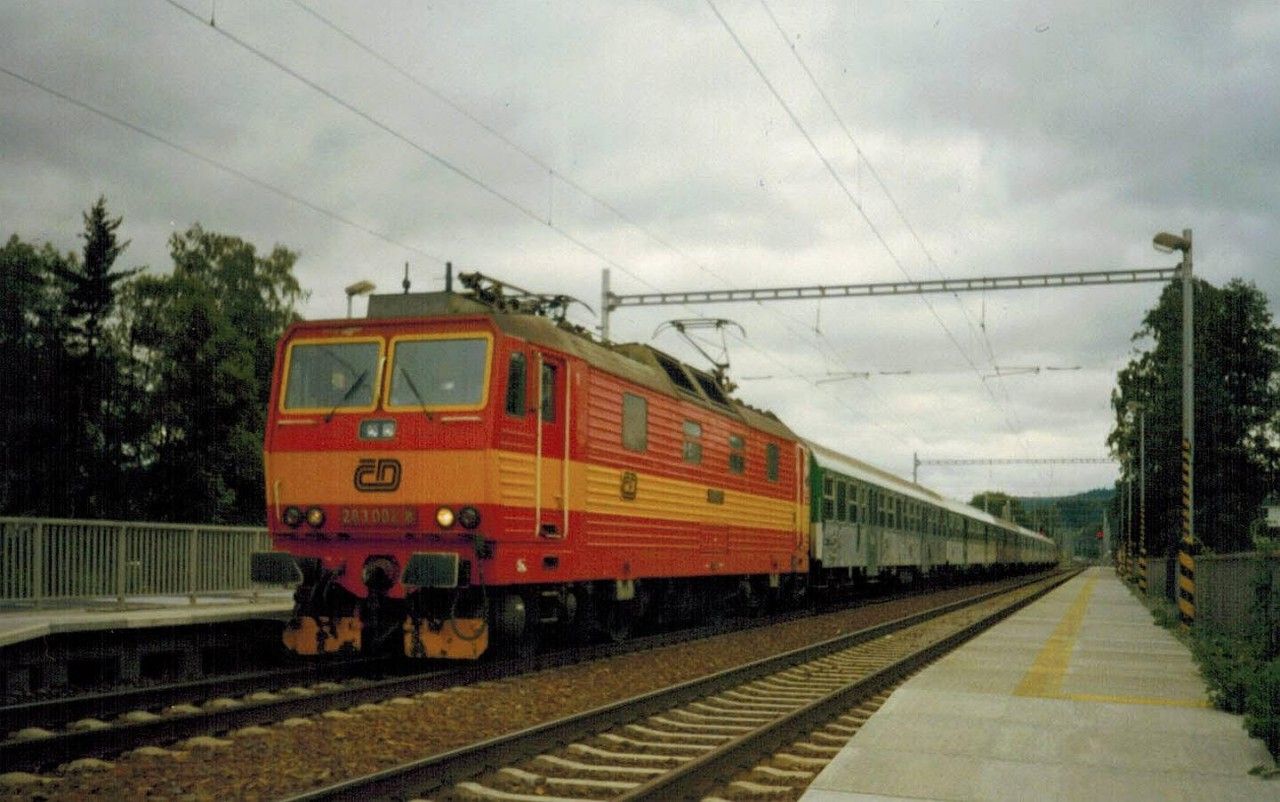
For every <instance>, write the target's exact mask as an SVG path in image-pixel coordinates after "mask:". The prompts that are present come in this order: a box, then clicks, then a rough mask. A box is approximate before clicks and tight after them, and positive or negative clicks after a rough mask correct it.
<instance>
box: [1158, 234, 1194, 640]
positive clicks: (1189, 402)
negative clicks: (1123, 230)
mask: <svg viewBox="0 0 1280 802" xmlns="http://www.w3.org/2000/svg"><path fill="white" fill-rule="evenodd" d="M1151 244H1152V245H1154V246H1155V248H1156V250H1158V251H1161V252H1163V253H1173V252H1174V251H1181V252H1182V263H1181V264H1179V265H1178V273H1179V275H1180V277H1181V279H1182V539H1181V540H1180V542H1179V544H1178V565H1179V569H1178V585H1177V587H1178V614H1179V618H1181V619H1182V623H1183V625H1184V626H1187V627H1189V626H1191V624H1192V622H1193V621H1194V620H1195V554H1194V552H1195V543H1196V535H1195V518H1194V514H1195V485H1194V479H1195V473H1194V465H1195V385H1194V383H1193V382H1194V377H1195V359H1194V352H1193V348H1194V336H1193V334H1192V330H1193V325H1194V320H1193V318H1192V314H1193V311H1192V310H1193V307H1192V303H1191V302H1192V297H1191V293H1192V291H1193V290H1192V284H1191V229H1189V228H1184V229H1182V236H1181V237H1179V236H1178V235H1176V234H1170V233H1168V232H1167V231H1162V232H1160V233H1159V234H1156V235H1155V237H1154V238H1153V239H1152V240H1151Z"/></svg>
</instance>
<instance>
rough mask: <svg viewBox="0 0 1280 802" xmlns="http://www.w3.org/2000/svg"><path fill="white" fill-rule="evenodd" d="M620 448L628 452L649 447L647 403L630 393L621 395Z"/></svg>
mask: <svg viewBox="0 0 1280 802" xmlns="http://www.w3.org/2000/svg"><path fill="white" fill-rule="evenodd" d="M622 447H623V448H625V449H627V450H628V451H644V450H645V449H647V448H648V447H649V402H648V401H647V400H645V399H644V398H641V397H640V396H638V395H632V394H631V393H623V394H622Z"/></svg>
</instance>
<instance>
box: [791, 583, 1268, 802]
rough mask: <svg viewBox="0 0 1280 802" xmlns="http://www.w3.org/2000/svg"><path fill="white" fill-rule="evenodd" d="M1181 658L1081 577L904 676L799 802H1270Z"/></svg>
mask: <svg viewBox="0 0 1280 802" xmlns="http://www.w3.org/2000/svg"><path fill="white" fill-rule="evenodd" d="M1259 765H1263V766H1267V767H1272V766H1274V765H1275V764H1274V761H1272V759H1271V756H1270V755H1269V754H1268V752H1267V750H1266V747H1265V746H1264V745H1263V744H1262V742H1261V741H1259V740H1257V739H1254V738H1250V737H1249V736H1248V734H1247V733H1246V732H1245V730H1244V728H1243V726H1242V719H1241V717H1240V716H1233V715H1230V714H1228V713H1223V712H1221V711H1218V710H1213V709H1211V708H1210V706H1209V702H1208V700H1207V698H1206V695H1205V686H1204V682H1203V680H1202V679H1201V678H1200V674H1199V672H1198V670H1197V668H1196V665H1195V662H1194V661H1193V660H1192V658H1191V655H1190V653H1189V652H1188V650H1187V649H1186V647H1184V646H1183V645H1182V644H1181V643H1180V642H1179V641H1178V640H1177V639H1176V638H1174V637H1173V636H1172V635H1171V634H1170V633H1169V632H1167V631H1165V630H1164V629H1161V628H1160V627H1158V626H1156V625H1155V623H1154V622H1153V621H1152V619H1151V615H1150V614H1149V613H1148V612H1147V610H1146V608H1145V607H1143V606H1142V604H1141V603H1140V602H1138V600H1137V599H1135V598H1134V597H1133V596H1132V595H1131V593H1130V592H1129V590H1128V589H1127V588H1126V587H1125V586H1124V585H1123V584H1122V583H1121V581H1120V580H1119V579H1118V578H1117V577H1116V575H1115V573H1114V571H1112V570H1110V569H1106V568H1090V569H1088V570H1087V571H1086V572H1085V573H1083V574H1081V575H1080V576H1078V577H1075V578H1074V579H1072V580H1071V581H1070V582H1068V583H1066V584H1065V585H1063V586H1062V587H1059V588H1058V589H1056V590H1054V591H1053V592H1052V593H1050V594H1049V595H1047V596H1045V597H1044V598H1042V599H1040V600H1038V601H1036V602H1035V603H1033V604H1031V605H1029V606H1028V607H1026V608H1024V609H1023V610H1021V611H1020V612H1018V613H1016V614H1014V615H1013V616H1011V617H1010V618H1009V619H1007V620H1006V621H1004V622H1003V623H1001V624H999V625H997V626H996V627H994V628H993V629H990V630H988V631H987V632H985V633H983V634H982V635H979V636H978V637H977V638H975V639H973V640H972V641H970V642H969V643H968V644H966V645H964V646H963V647H961V648H960V649H959V650H957V651H955V652H952V653H951V654H950V655H948V656H947V657H945V658H943V659H942V660H940V661H938V662H937V663H934V664H933V665H932V666H930V667H928V668H926V669H925V670H924V671H922V672H920V673H919V674H917V675H916V676H915V677H913V678H912V679H910V680H909V681H908V682H906V683H905V684H904V685H902V686H901V687H900V688H898V690H897V691H895V692H894V693H893V695H892V696H890V697H889V699H888V701H887V702H886V703H885V704H884V706H883V707H881V708H880V710H878V711H877V712H876V713H875V714H874V715H873V716H872V717H871V718H870V719H868V720H867V722H866V724H864V725H863V727H862V729H861V730H859V732H858V733H857V735H855V736H854V737H853V739H852V740H851V741H850V742H849V743H848V745H847V746H845V748H844V749H843V750H842V751H841V752H840V754H838V755H837V756H836V758H835V760H833V761H832V762H831V763H830V764H829V765H828V766H827V767H826V769H824V770H823V771H822V772H821V773H820V774H819V775H818V777H817V778H816V779H815V780H814V782H813V784H812V785H810V787H809V790H808V791H807V792H806V793H805V794H804V796H803V797H801V802H852V801H853V800H871V799H881V800H885V799H913V800H916V799H939V800H977V799H984V800H985V799H997V800H1006V799H1009V800H1018V799H1026V800H1112V799H1116V800H1153V801H1154V800H1161V801H1162V802H1163V801H1164V800H1212V802H1227V801H1228V800H1241V802H1244V800H1249V802H1257V800H1268V799H1274V800H1280V779H1272V780H1263V779H1259V778H1257V777H1252V776H1250V775H1249V774H1248V772H1249V770H1250V769H1251V768H1253V767H1255V766H1259Z"/></svg>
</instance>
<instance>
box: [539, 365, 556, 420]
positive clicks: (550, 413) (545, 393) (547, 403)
mask: <svg viewBox="0 0 1280 802" xmlns="http://www.w3.org/2000/svg"><path fill="white" fill-rule="evenodd" d="M542 419H543V420H544V421H546V422H547V423H555V421H556V366H555V365H552V364H550V363H548V362H543V363H542Z"/></svg>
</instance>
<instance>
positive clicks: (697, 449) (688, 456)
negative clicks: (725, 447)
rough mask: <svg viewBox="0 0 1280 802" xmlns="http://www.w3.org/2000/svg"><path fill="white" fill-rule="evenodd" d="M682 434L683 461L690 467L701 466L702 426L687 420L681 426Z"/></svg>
mask: <svg viewBox="0 0 1280 802" xmlns="http://www.w3.org/2000/svg"><path fill="white" fill-rule="evenodd" d="M681 429H682V430H683V432H684V447H683V452H684V461H685V462H687V463H689V464H690V465H701V464H702V424H701V423H698V422H697V421H691V420H687V421H685V422H684V425H683V426H681Z"/></svg>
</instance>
